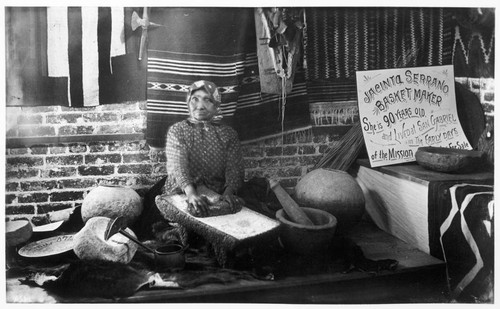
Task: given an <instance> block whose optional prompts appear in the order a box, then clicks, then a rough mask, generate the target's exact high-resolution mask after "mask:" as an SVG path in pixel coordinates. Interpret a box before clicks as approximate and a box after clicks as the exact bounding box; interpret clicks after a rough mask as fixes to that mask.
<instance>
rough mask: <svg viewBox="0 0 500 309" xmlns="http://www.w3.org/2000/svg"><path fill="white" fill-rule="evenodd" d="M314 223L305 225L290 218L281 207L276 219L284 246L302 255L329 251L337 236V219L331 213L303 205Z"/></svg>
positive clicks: (303, 208)
mask: <svg viewBox="0 0 500 309" xmlns="http://www.w3.org/2000/svg"><path fill="white" fill-rule="evenodd" d="M302 210H303V211H304V212H305V213H306V215H307V216H308V217H309V219H311V221H312V222H313V223H314V225H304V224H299V223H295V222H293V221H291V220H290V218H289V217H288V216H287V214H286V212H285V211H284V210H283V209H280V210H278V211H277V212H276V219H278V221H279V222H281V223H282V224H281V225H280V236H279V237H280V240H281V243H282V244H283V247H284V248H285V249H286V250H287V251H290V252H293V253H298V254H300V255H311V254H317V253H325V252H327V250H328V248H329V246H330V245H331V243H332V239H333V237H334V236H335V229H336V228H337V219H336V218H335V217H334V216H333V215H332V214H330V213H328V212H326V211H323V210H320V209H314V208H307V207H302Z"/></svg>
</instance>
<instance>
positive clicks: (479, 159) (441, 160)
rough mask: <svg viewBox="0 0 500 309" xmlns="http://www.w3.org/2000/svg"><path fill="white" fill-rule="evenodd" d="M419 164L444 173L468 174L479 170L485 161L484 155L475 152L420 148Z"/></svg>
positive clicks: (418, 154) (417, 154)
mask: <svg viewBox="0 0 500 309" xmlns="http://www.w3.org/2000/svg"><path fill="white" fill-rule="evenodd" d="M415 159H416V160H417V163H418V164H419V165H421V166H423V167H424V168H426V169H429V170H433V171H437V172H444V173H467V172H471V171H474V170H477V169H478V168H479V167H480V166H481V165H482V164H483V161H484V153H483V152H481V151H475V150H466V149H455V148H443V147H419V148H418V149H417V152H416V153H415Z"/></svg>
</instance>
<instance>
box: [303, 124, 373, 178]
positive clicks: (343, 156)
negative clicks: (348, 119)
mask: <svg viewBox="0 0 500 309" xmlns="http://www.w3.org/2000/svg"><path fill="white" fill-rule="evenodd" d="M364 143H365V142H364V139H363V132H362V131H361V123H360V122H357V123H356V124H354V125H353V126H352V128H351V129H350V130H349V131H347V133H346V134H344V136H342V138H341V139H340V140H339V141H338V142H337V143H335V144H334V145H332V146H331V147H330V148H329V149H328V150H327V151H326V153H325V155H324V156H323V157H322V158H321V159H320V160H319V161H318V163H316V165H315V166H314V168H313V169H317V168H330V169H336V170H341V171H347V170H348V169H349V167H351V165H352V164H353V163H354V161H355V160H356V159H357V157H358V155H359V153H360V152H361V149H362V148H363V145H364Z"/></svg>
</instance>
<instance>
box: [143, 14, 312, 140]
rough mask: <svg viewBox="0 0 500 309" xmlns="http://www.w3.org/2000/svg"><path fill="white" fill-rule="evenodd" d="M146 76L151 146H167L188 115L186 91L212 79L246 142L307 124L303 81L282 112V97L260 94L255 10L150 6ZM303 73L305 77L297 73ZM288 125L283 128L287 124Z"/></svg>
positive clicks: (229, 118) (227, 119)
mask: <svg viewBox="0 0 500 309" xmlns="http://www.w3.org/2000/svg"><path fill="white" fill-rule="evenodd" d="M149 16H150V20H151V22H154V23H157V24H161V25H163V26H164V27H159V28H156V29H154V30H151V31H150V32H149V44H148V76H147V131H146V139H147V141H148V144H149V145H150V146H151V147H157V148H163V147H164V144H165V140H164V139H165V133H166V131H167V129H168V127H169V126H170V125H171V124H173V123H175V122H177V121H179V120H182V119H185V118H186V117H187V115H188V110H187V105H186V102H185V100H186V94H187V88H188V86H189V85H190V84H191V83H192V82H194V81H196V80H199V79H206V80H211V81H213V82H214V83H215V84H216V85H217V86H218V87H219V91H220V92H221V99H222V103H221V109H222V115H223V121H224V122H226V123H227V124H229V125H231V126H233V127H234V128H235V129H236V130H237V131H238V133H239V137H240V139H241V140H250V139H253V138H258V137H262V136H265V135H271V134H274V133H279V131H280V130H281V129H282V125H283V128H284V129H285V130H288V129H293V128H297V127H300V126H307V125H308V123H309V115H308V111H309V107H308V104H307V101H306V98H305V94H306V91H305V83H304V80H303V78H302V81H300V77H298V80H299V82H298V84H297V85H296V86H295V87H294V88H295V89H294V90H293V91H292V93H290V94H288V96H287V100H286V109H285V114H284V115H283V114H281V112H282V105H283V104H282V100H281V97H280V95H276V94H274V95H267V94H261V91H260V81H259V70H258V59H257V53H256V38H255V24H254V11H253V9H248V8H246V9H245V8H203V9H196V8H152V9H151V11H150V14H149ZM299 75H300V74H299ZM283 119H284V121H283V123H282V120H283Z"/></svg>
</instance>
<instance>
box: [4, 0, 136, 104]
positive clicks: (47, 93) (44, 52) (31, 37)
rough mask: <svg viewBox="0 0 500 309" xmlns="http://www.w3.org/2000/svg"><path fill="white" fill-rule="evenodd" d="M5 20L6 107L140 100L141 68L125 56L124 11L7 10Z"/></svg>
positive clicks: (98, 8)
mask: <svg viewBox="0 0 500 309" xmlns="http://www.w3.org/2000/svg"><path fill="white" fill-rule="evenodd" d="M129 15H130V14H129ZM6 17H7V24H9V25H10V26H9V27H8V29H9V30H8V31H7V40H6V42H7V46H6V55H7V76H8V78H7V105H8V106H9V105H23V106H31V105H62V106H71V107H86V106H96V105H100V104H106V103H119V102H125V101H133V100H140V99H144V96H145V85H144V86H142V85H141V83H142V84H145V83H144V80H145V68H144V69H142V68H141V67H140V65H139V64H138V63H137V58H136V57H135V56H134V55H133V54H129V55H127V54H126V49H127V48H126V45H127V44H126V43H127V42H126V38H125V32H127V29H126V28H125V25H126V22H127V20H130V17H129V16H127V13H126V9H124V8H123V7H64V6H61V7H9V8H6ZM129 37H130V35H129ZM141 87H142V93H141Z"/></svg>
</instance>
